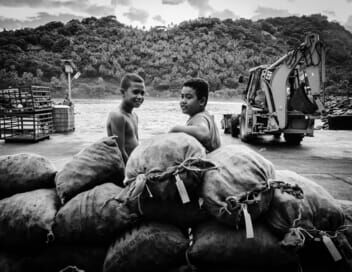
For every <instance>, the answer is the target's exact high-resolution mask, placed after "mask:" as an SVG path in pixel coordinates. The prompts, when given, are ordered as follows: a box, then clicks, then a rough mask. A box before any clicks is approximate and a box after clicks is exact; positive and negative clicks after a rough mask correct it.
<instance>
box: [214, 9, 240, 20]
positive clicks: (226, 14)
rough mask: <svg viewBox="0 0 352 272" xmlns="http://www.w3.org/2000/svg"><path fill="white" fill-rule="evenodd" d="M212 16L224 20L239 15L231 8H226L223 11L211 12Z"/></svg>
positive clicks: (235, 17) (236, 17)
mask: <svg viewBox="0 0 352 272" xmlns="http://www.w3.org/2000/svg"><path fill="white" fill-rule="evenodd" d="M210 16H211V17H216V18H219V19H222V20H225V19H238V18H239V16H237V15H236V14H235V13H233V12H232V11H231V10H229V9H224V10H222V11H213V12H212V13H211V14H210Z"/></svg>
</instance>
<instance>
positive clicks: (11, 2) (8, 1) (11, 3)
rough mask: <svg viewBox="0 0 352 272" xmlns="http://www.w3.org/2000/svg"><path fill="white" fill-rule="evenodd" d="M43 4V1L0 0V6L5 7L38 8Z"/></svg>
mask: <svg viewBox="0 0 352 272" xmlns="http://www.w3.org/2000/svg"><path fill="white" fill-rule="evenodd" d="M45 3H46V1H45V0H29V1H26V0H0V6H5V7H39V6H43V5H45Z"/></svg>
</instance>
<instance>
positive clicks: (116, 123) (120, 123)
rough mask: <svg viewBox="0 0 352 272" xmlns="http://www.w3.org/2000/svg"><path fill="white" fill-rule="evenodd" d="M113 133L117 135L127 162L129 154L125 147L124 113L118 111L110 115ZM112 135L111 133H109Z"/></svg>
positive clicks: (124, 159)
mask: <svg viewBox="0 0 352 272" xmlns="http://www.w3.org/2000/svg"><path fill="white" fill-rule="evenodd" d="M110 128H111V134H112V135H116V136H117V144H118V146H119V148H120V151H121V154H122V158H123V161H124V162H125V163H126V162H127V159H128V155H127V152H126V149H125V118H124V116H123V115H121V114H118V113H116V112H114V113H111V116H110ZM109 136H111V135H109Z"/></svg>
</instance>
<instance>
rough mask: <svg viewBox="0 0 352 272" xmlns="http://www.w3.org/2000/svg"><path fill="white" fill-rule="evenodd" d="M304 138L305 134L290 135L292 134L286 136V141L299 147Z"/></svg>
mask: <svg viewBox="0 0 352 272" xmlns="http://www.w3.org/2000/svg"><path fill="white" fill-rule="evenodd" d="M303 137H304V135H303V134H290V133H285V134H284V138H285V141H286V142H287V143H288V144H291V145H299V144H300V143H301V142H302V140H303Z"/></svg>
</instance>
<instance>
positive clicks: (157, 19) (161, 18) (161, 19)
mask: <svg viewBox="0 0 352 272" xmlns="http://www.w3.org/2000/svg"><path fill="white" fill-rule="evenodd" d="M153 20H154V21H156V22H159V23H161V24H163V25H165V24H166V21H165V20H164V19H163V17H161V16H160V15H156V16H154V17H153Z"/></svg>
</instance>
